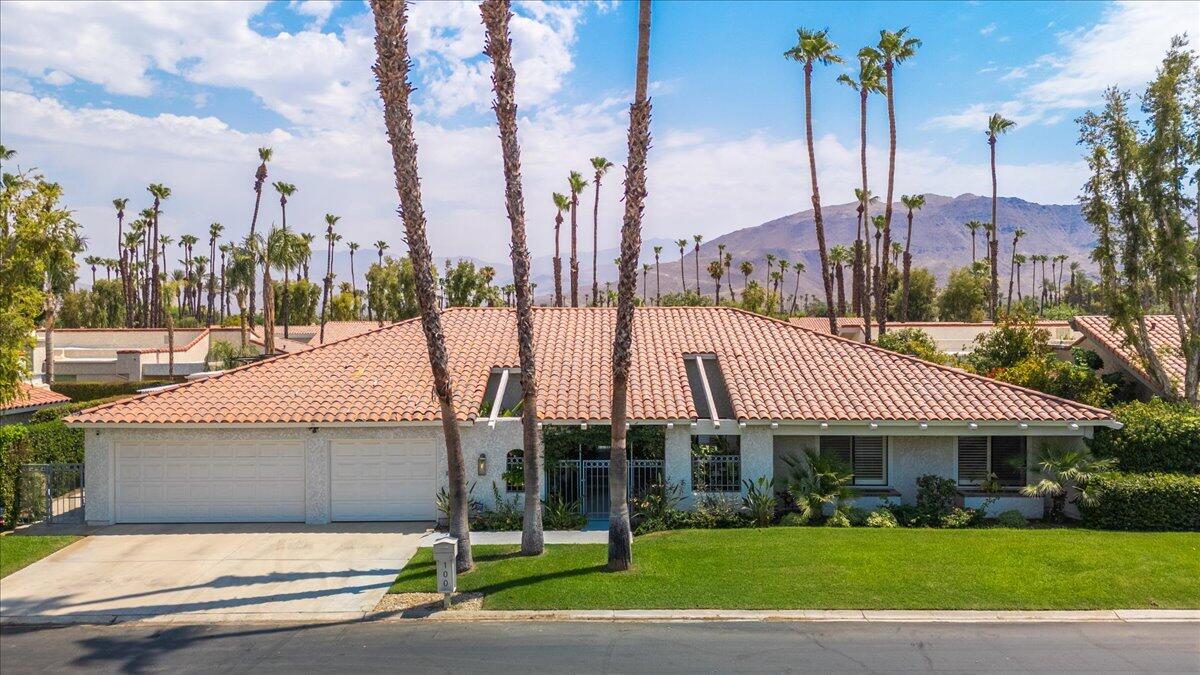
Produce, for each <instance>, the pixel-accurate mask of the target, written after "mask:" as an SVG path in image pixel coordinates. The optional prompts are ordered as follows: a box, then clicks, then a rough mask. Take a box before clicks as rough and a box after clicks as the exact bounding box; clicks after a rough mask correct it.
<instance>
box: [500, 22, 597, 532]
mask: <svg viewBox="0 0 1200 675" xmlns="http://www.w3.org/2000/svg"><path fill="white" fill-rule="evenodd" d="M480 12H481V13H482V15H483V23H484V26H486V28H487V43H486V48H485V50H484V51H485V52H486V53H487V54H488V56H489V57H491V59H492V63H493V65H494V74H493V75H492V88H493V90H494V91H495V93H496V102H495V105H494V106H493V108H494V109H495V111H496V123H497V126H499V127H500V148H501V153H502V155H503V156H504V188H505V189H504V196H505V205H506V207H507V211H508V220H509V224H510V225H511V228H512V249H511V256H512V265H513V284H514V286H515V289H514V290H515V291H516V298H517V350H518V355H519V357H520V361H521V393H522V396H523V398H522V399H521V400H522V404H523V405H522V408H521V431H522V440H523V441H524V456H523V465H524V472H525V476H524V478H525V481H524V482H525V517H524V519H523V527H522V531H521V553H523V554H524V555H541V553H542V551H543V550H544V548H545V545H544V540H543V536H542V502H541V495H542V469H543V460H542V448H541V432H539V431H538V410H537V400H538V391H537V379H536V378H535V374H536V369H537V365H536V357H535V353H534V348H533V291H532V288H531V287H530V285H529V267H530V262H529V247H528V245H527V243H526V240H525V196H524V194H523V193H522V187H521V146H520V143H519V142H518V139H517V103H516V93H515V91H514V90H515V87H516V72H515V70H514V69H513V64H512V44H511V40H510V38H509V31H508V21H509V18H510V17H511V16H512V11H511V9H510V7H509V0H485V1H484V3H483V4H482V5H481V6H480ZM597 160H603V158H601V157H594V158H592V166H593V167H594V168H595V169H596V204H597V208H599V202H600V177H601V176H602V175H603V174H604V172H605V171H607V170H608V167H611V166H612V164H611V163H609V162H608V161H607V160H603V161H600V162H598V161H597ZM597 214H598V211H595V210H594V211H593V218H594V219H595V218H596V216H597ZM598 227H599V225H598V224H597V225H596V228H598ZM597 236H598V235H596V234H595V233H593V247H592V298H593V303H594V302H595V297H596V292H597V291H596V289H597V285H596V259H595V245H594V242H595V239H596V237H597Z"/></svg>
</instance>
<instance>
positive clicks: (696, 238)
mask: <svg viewBox="0 0 1200 675" xmlns="http://www.w3.org/2000/svg"><path fill="white" fill-rule="evenodd" d="M692 240H693V241H695V242H696V295H700V242H701V241H703V240H704V235H701V234H693V235H692ZM683 290H684V291H686V290H687V288H684V289H683Z"/></svg>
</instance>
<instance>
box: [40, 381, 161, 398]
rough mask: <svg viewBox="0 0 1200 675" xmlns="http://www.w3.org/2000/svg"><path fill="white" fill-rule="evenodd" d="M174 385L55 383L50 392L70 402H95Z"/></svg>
mask: <svg viewBox="0 0 1200 675" xmlns="http://www.w3.org/2000/svg"><path fill="white" fill-rule="evenodd" d="M168 384H175V382H174V381H173V380H141V381H139V382H55V383H54V384H53V385H51V386H50V389H51V390H52V391H57V392H58V393H60V394H62V395H64V396H68V397H70V399H71V400H72V401H76V402H83V401H95V400H96V399H100V398H110V397H113V396H118V395H125V396H132V395H133V394H136V393H138V390H139V389H149V388H151V387H164V386H166V385H168Z"/></svg>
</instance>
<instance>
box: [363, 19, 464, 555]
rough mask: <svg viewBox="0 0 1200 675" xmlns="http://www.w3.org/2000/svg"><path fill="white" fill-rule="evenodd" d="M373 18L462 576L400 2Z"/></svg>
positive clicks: (450, 403)
mask: <svg viewBox="0 0 1200 675" xmlns="http://www.w3.org/2000/svg"><path fill="white" fill-rule="evenodd" d="M371 9H372V11H373V12H374V15H375V51H376V53H377V54H378V59H377V60H376V62H375V76H376V78H377V79H378V81H379V94H380V97H381V98H382V99H383V107H384V121H385V123H386V126H387V134H388V142H389V143H390V145H391V148H392V164H393V165H394V167H395V174H396V176H395V178H396V188H397V191H398V192H399V195H400V213H401V221H402V222H403V224H404V231H405V235H406V239H407V241H408V255H409V259H410V260H411V261H412V265H413V278H414V282H415V284H414V285H415V286H416V296H417V304H418V305H419V306H420V308H421V327H422V329H423V330H424V332H425V342H426V346H427V348H428V351H429V367H430V371H431V372H432V375H433V389H434V393H435V394H436V395H437V398H438V403H439V406H440V408H441V418H442V432H443V436H444V438H445V441H446V460H447V461H446V469H447V474H448V483H449V493H450V509H449V510H450V513H449V516H450V536H452V537H454V538H456V539H458V558H457V560H456V561H455V562H456V565H455V567H456V568H457V569H458V571H460V572H466V571H468V570H470V569H471V568H472V567H474V560H473V558H472V556H471V532H470V526H469V524H468V522H467V517H468V512H467V500H468V497H467V478H466V466H465V462H464V461H463V456H462V438H461V437H460V435H459V429H458V419H457V416H456V413H455V405H454V390H453V386H452V383H451V380H450V358H449V355H448V354H447V352H446V341H445V339H444V337H443V333H442V320H441V312H440V311H439V308H438V305H437V284H436V283H435V282H434V280H433V255H432V253H431V251H430V249H429V241H428V239H427V238H426V235H425V210H424V208H423V207H422V205H421V184H420V174H419V172H418V169H417V143H416V139H415V138H414V137H413V118H412V110H411V108H410V106H409V100H408V98H409V94H410V93H411V92H412V85H411V84H409V81H408V68H409V60H408V38H407V35H406V30H405V24H406V23H407V20H408V17H407V9H406V5H405V3H400V2H388V1H386V0H373V2H372V3H371Z"/></svg>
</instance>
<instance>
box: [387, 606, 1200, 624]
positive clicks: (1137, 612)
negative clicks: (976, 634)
mask: <svg viewBox="0 0 1200 675" xmlns="http://www.w3.org/2000/svg"><path fill="white" fill-rule="evenodd" d="M370 618H375V619H384V620H395V619H423V620H427V621H428V620H432V621H522V622H527V621H621V622H652V623H659V622H697V621H702V622H714V621H724V622H766V621H799V622H860V623H862V622H865V623H1076V622H1084V623H1096V622H1110V623H1111V622H1119V623H1196V624H1198V625H1200V609H1111V610H1079V611H1023V610H859V609H832V610H808V609H799V610H778V609H767V610H724V609H683V610H640V609H630V610H545V611H532V610H531V611H519V610H518V611H486V610H485V611H465V610H461V611H459V610H450V611H434V612H431V613H427V614H423V615H420V616H417V615H414V614H405V615H400V616H380V615H378V614H377V615H375V616H374V617H370Z"/></svg>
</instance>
